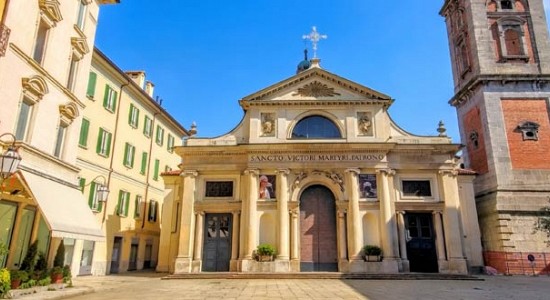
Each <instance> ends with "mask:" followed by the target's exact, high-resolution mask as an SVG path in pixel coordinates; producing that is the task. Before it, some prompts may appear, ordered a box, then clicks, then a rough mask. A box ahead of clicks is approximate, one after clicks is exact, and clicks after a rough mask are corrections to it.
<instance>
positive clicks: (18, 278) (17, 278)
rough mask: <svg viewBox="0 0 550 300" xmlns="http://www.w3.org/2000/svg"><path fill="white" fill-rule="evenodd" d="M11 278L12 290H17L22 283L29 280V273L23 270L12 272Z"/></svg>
mask: <svg viewBox="0 0 550 300" xmlns="http://www.w3.org/2000/svg"><path fill="white" fill-rule="evenodd" d="M10 278H11V288H12V289H16V288H19V286H20V285H21V283H22V282H25V281H27V280H29V275H28V274H27V272H25V271H23V270H11V271H10Z"/></svg>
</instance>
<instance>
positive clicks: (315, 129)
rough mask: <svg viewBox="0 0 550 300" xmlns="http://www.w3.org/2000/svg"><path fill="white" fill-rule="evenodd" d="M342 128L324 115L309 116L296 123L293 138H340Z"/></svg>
mask: <svg viewBox="0 0 550 300" xmlns="http://www.w3.org/2000/svg"><path fill="white" fill-rule="evenodd" d="M341 137H342V134H341V133H340V129H338V126H336V124H334V122H332V121H331V120H330V119H328V118H327V117H324V116H319V115H314V116H308V117H305V118H303V119H301V120H300V121H298V123H297V124H296V126H294V129H293V130H292V138H293V139H339V138H341Z"/></svg>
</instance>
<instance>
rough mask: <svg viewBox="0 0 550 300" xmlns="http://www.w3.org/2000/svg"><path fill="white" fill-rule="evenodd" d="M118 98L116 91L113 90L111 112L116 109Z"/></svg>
mask: <svg viewBox="0 0 550 300" xmlns="http://www.w3.org/2000/svg"><path fill="white" fill-rule="evenodd" d="M117 100H118V92H116V91H113V112H115V111H116V102H117Z"/></svg>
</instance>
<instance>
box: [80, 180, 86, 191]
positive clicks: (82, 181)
mask: <svg viewBox="0 0 550 300" xmlns="http://www.w3.org/2000/svg"><path fill="white" fill-rule="evenodd" d="M78 186H79V187H80V191H81V192H82V193H84V188H85V187H86V178H82V177H80V178H78Z"/></svg>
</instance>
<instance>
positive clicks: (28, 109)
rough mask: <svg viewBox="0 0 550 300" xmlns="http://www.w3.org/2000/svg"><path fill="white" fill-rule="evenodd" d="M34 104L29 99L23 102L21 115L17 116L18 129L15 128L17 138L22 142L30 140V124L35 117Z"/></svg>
mask: <svg viewBox="0 0 550 300" xmlns="http://www.w3.org/2000/svg"><path fill="white" fill-rule="evenodd" d="M33 108H34V103H33V102H32V101H31V100H30V99H28V98H27V97H25V98H23V101H21V106H20V108H19V115H18V116H17V127H16V128H15V138H16V139H17V140H21V141H28V140H29V135H30V134H29V131H30V127H31V126H30V123H31V120H32V115H33Z"/></svg>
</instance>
